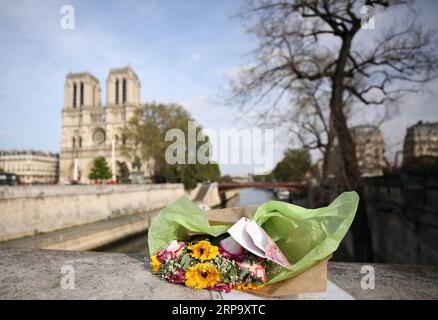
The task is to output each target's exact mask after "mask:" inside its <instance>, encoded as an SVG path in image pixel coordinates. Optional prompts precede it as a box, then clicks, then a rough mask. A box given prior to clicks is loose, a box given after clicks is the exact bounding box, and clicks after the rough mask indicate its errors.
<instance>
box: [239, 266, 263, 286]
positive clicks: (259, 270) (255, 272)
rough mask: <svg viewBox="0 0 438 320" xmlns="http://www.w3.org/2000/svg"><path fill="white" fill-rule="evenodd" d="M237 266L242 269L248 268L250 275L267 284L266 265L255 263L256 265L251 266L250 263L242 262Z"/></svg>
mask: <svg viewBox="0 0 438 320" xmlns="http://www.w3.org/2000/svg"><path fill="white" fill-rule="evenodd" d="M237 265H238V266H239V267H241V268H246V269H249V273H250V274H251V275H252V276H253V277H256V278H258V279H260V280H262V281H263V283H265V282H266V281H268V278H267V277H266V270H265V266H264V264H262V263H260V264H257V263H254V264H250V263H248V262H242V263H239V262H238V263H237Z"/></svg>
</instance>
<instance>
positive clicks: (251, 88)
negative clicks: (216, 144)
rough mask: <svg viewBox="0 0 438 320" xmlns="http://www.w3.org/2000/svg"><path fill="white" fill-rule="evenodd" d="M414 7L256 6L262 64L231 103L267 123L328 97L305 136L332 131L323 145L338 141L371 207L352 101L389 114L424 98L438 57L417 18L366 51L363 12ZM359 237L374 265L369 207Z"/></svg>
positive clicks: (389, 0)
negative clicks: (404, 100) (406, 100)
mask: <svg viewBox="0 0 438 320" xmlns="http://www.w3.org/2000/svg"><path fill="white" fill-rule="evenodd" d="M411 2H412V1H408V0H407V1H405V0H375V1H359V0H344V1H336V0H295V1H293V2H292V1H286V0H256V1H249V2H248V5H247V7H246V8H245V9H244V10H243V11H242V12H241V18H242V21H243V22H244V23H245V24H246V27H247V30H248V32H250V33H251V34H252V35H254V36H255V38H256V41H257V47H256V49H255V51H254V57H255V60H256V61H257V63H256V64H255V65H251V66H249V67H247V68H245V69H244V70H243V72H241V73H240V74H239V76H238V77H236V78H235V79H234V80H233V81H231V83H230V89H231V92H232V95H231V97H230V101H232V103H234V104H238V105H240V107H241V108H242V109H245V108H251V109H254V108H259V109H258V110H259V112H260V113H261V114H262V115H263V116H266V114H267V113H269V112H271V113H272V112H273V113H276V112H277V111H278V106H279V104H281V102H282V101H283V100H284V98H285V97H288V99H290V100H289V101H290V103H296V102H299V101H303V92H304V95H305V91H306V90H309V88H310V91H308V93H309V95H308V99H309V100H308V101H312V99H313V101H312V104H311V105H312V108H314V107H315V106H317V105H318V104H319V105H320V106H321V104H322V103H324V100H321V99H320V97H321V94H320V93H321V92H322V91H328V102H327V108H328V114H327V115H326V116H325V117H324V120H323V121H321V119H320V118H321V117H320V116H319V115H318V113H316V114H315V115H314V116H315V117H316V118H313V119H316V120H318V119H319V120H318V121H317V122H312V121H313V120H312V121H311V122H310V123H307V124H305V126H306V128H303V127H301V128H299V129H300V130H307V131H308V132H310V133H312V132H313V133H314V136H315V137H318V134H315V133H320V131H319V128H320V127H317V126H316V125H315V124H316V123H318V125H319V126H323V127H324V125H327V126H328V127H327V132H330V136H329V139H328V140H326V141H325V142H321V141H318V140H316V142H315V143H316V145H318V146H323V145H324V144H326V143H327V141H331V139H333V138H334V137H335V138H336V139H337V141H338V147H339V151H340V152H339V153H340V156H341V159H342V167H343V170H344V173H345V174H344V175H345V185H346V189H348V190H356V191H357V192H358V193H359V195H360V196H361V199H363V196H362V185H361V175H360V171H359V166H358V161H357V157H356V152H355V144H354V141H353V138H352V136H351V133H350V131H349V128H348V123H347V109H348V108H347V105H348V103H347V99H351V102H352V103H354V104H362V105H381V106H382V107H385V106H386V105H388V104H390V103H394V102H396V101H399V99H400V98H401V97H402V96H403V94H404V93H406V92H409V91H416V90H417V89H418V86H419V85H421V84H423V83H426V82H428V81H429V80H431V79H432V78H433V77H435V75H436V71H437V68H438V60H437V57H438V56H437V50H436V46H435V42H434V38H433V36H434V34H433V32H432V31H427V30H424V28H423V27H422V25H421V24H420V23H419V22H418V21H417V16H416V14H415V12H413V11H411V14H410V16H409V17H404V18H403V25H393V26H391V27H390V28H387V29H386V30H379V31H378V30H374V31H373V32H378V33H377V34H378V37H375V38H373V39H369V40H367V41H366V42H365V43H364V42H362V43H361V42H360V41H359V40H360V38H359V35H360V34H361V30H362V28H361V25H362V16H361V14H360V9H361V7H362V5H368V6H373V7H374V8H376V9H378V8H382V9H385V10H388V8H393V7H406V6H408V5H410V4H411ZM315 84H317V85H315ZM303 90H304V91H303ZM268 97H269V98H270V99H271V98H272V97H274V98H273V99H272V100H271V103H270V104H269V108H268V109H263V106H266V104H264V103H263V102H264V101H265V100H266V99H267V98H268ZM307 105H309V104H307ZM323 107H324V106H323ZM312 108H310V109H306V110H312ZM316 109H318V107H317V108H316ZM298 110H300V108H298ZM295 116H296V115H295ZM289 118H290V117H289ZM330 129H332V130H330ZM319 136H320V135H319ZM303 142H304V141H303ZM305 144H306V142H305ZM323 147H324V148H326V147H327V146H323ZM352 231H353V237H354V250H355V257H356V259H357V260H362V261H365V260H368V261H369V260H372V259H373V254H372V245H371V235H370V232H369V227H368V221H367V217H366V212H365V207H364V202H363V200H361V204H360V207H359V210H358V213H357V216H356V219H355V221H354V223H353V227H352Z"/></svg>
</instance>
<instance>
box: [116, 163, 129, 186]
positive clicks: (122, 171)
mask: <svg viewBox="0 0 438 320" xmlns="http://www.w3.org/2000/svg"><path fill="white" fill-rule="evenodd" d="M117 164H118V166H119V175H118V176H117V180H118V182H119V183H130V182H131V180H130V179H129V176H130V172H129V168H128V165H127V164H126V162H124V161H122V162H120V161H118V162H117Z"/></svg>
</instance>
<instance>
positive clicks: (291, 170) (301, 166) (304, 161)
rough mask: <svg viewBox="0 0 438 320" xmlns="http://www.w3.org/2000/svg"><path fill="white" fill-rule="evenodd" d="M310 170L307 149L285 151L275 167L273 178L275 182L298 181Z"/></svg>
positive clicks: (310, 165)
mask: <svg viewBox="0 0 438 320" xmlns="http://www.w3.org/2000/svg"><path fill="white" fill-rule="evenodd" d="M311 168H312V164H311V162H310V154H309V151H308V150H307V149H287V150H286V151H285V152H284V156H283V159H282V160H281V161H280V162H279V163H278V164H277V165H276V166H275V168H274V171H273V176H274V178H275V180H276V181H282V182H288V181H300V180H302V179H303V178H304V175H305V174H306V172H307V171H308V170H311Z"/></svg>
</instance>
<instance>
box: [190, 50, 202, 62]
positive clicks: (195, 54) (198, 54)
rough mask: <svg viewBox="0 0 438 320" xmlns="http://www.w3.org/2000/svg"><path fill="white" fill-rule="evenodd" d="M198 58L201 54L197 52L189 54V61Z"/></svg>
mask: <svg viewBox="0 0 438 320" xmlns="http://www.w3.org/2000/svg"><path fill="white" fill-rule="evenodd" d="M199 59H201V54H200V53H199V52H194V53H192V55H191V56H190V61H191V62H194V61H198V60H199Z"/></svg>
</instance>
